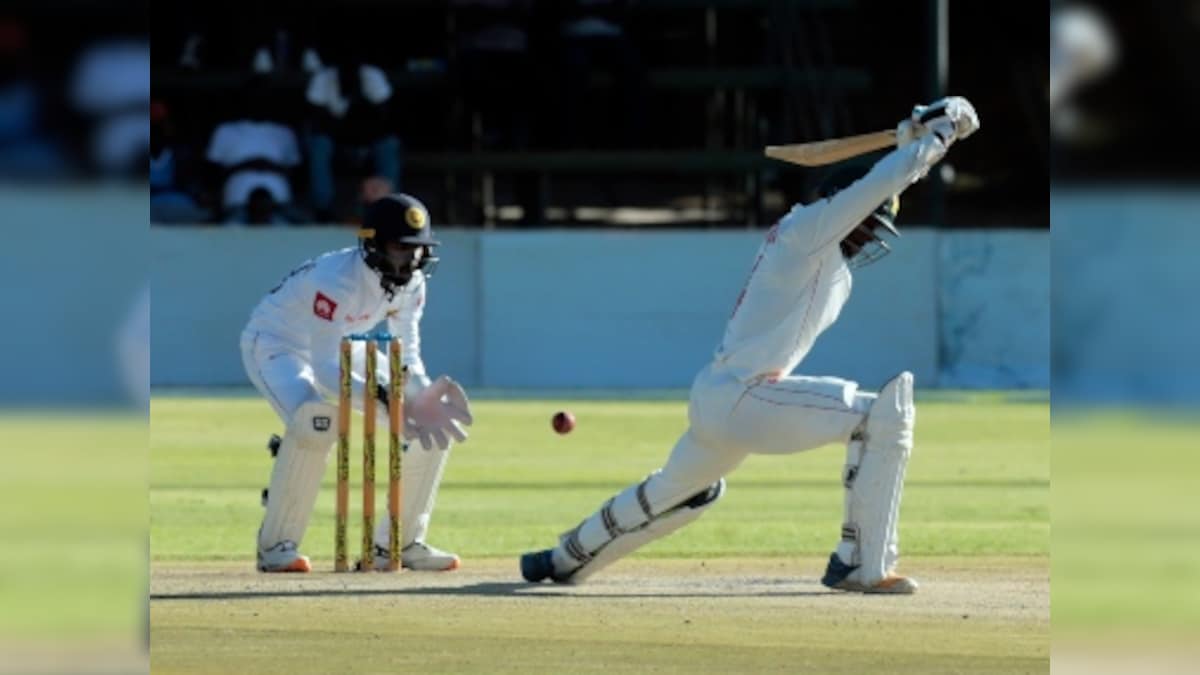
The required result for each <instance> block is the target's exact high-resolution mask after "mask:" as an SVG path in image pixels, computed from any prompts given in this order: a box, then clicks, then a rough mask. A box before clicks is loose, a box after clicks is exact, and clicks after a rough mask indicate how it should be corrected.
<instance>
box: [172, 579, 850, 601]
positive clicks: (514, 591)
mask: <svg viewBox="0 0 1200 675" xmlns="http://www.w3.org/2000/svg"><path fill="white" fill-rule="evenodd" d="M553 588H556V587H555V586H551V585H547V584H527V583H518V582H497V581H489V582H481V583H477V584H470V585H467V586H444V587H432V588H431V587H424V588H314V589H287V590H282V589H264V590H261V591H201V592H195V593H151V594H150V600H152V601H158V600H262V599H267V598H270V599H280V598H336V597H371V596H383V597H387V596H405V595H433V596H447V597H455V596H468V597H471V596H474V597H513V598H567V597H569V598H598V599H600V598H603V599H618V598H663V599H671V598H755V597H779V598H783V597H810V596H818V595H831V594H836V593H838V592H837V591H829V590H825V589H821V590H813V591H787V592H782V593H781V592H771V591H770V590H763V591H761V592H753V593H721V592H712V593H705V592H703V591H696V592H691V593H651V592H646V593H636V592H625V593H622V592H612V593H586V594H584V593H571V592H569V591H565V590H549V589H553ZM559 588H562V587H559Z"/></svg>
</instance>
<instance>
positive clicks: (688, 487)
mask: <svg viewBox="0 0 1200 675" xmlns="http://www.w3.org/2000/svg"><path fill="white" fill-rule="evenodd" d="M874 400H875V394H863V393H859V391H858V383H856V382H851V381H849V380H843V379H841V378H836V377H807V376H789V377H781V378H778V379H768V378H758V379H756V380H752V381H750V382H743V381H741V380H739V379H738V378H736V377H735V376H733V375H732V374H730V373H728V372H726V371H724V370H723V369H722V368H721V367H720V366H718V365H716V364H709V365H708V366H707V367H706V368H705V369H704V370H702V371H700V373H699V374H698V375H697V376H696V379H695V380H694V381H693V383H692V390H691V397H690V402H689V405H688V421H689V423H690V427H689V429H688V430H687V431H686V432H685V433H684V434H683V436H681V437H680V439H679V440H678V441H677V442H676V443H675V447H674V448H673V449H672V450H671V455H670V457H668V459H667V463H666V465H664V466H663V468H662V470H661V471H659V472H658V473H655V474H653V475H652V476H651V477H650V479H649V481H648V483H647V485H646V495H647V497H648V498H649V500H650V502H651V504H652V505H653V508H654V510H655V512H661V511H663V510H665V509H668V508H671V507H672V506H674V505H676V504H678V503H680V502H681V501H683V500H685V499H687V498H688V497H691V496H692V495H694V494H696V493H697V492H700V491H701V490H703V489H704V488H705V487H707V486H709V485H712V484H713V483H715V482H716V481H717V480H719V479H720V478H722V477H724V476H726V475H728V474H729V473H730V472H731V471H733V470H734V469H735V468H737V466H738V465H739V464H741V463H742V460H744V459H745V458H746V456H747V455H749V454H751V453H757V454H787V453H794V452H801V451H803V450H811V449H813V448H818V447H821V446H823V445H828V444H830V443H842V444H844V443H845V442H846V441H847V440H848V439H849V438H850V435H851V433H853V432H854V430H855V429H857V428H858V427H859V425H861V424H862V423H863V420H864V419H865V418H866V415H867V412H868V411H869V410H870V408H871V402H872V401H874Z"/></svg>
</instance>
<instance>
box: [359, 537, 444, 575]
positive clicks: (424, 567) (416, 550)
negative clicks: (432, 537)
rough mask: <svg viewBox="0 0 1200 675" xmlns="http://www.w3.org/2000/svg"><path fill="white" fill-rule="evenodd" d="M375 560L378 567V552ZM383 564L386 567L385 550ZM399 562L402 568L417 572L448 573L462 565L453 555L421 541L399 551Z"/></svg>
mask: <svg viewBox="0 0 1200 675" xmlns="http://www.w3.org/2000/svg"><path fill="white" fill-rule="evenodd" d="M375 560H376V561H377V562H376V564H377V565H378V560H379V551H378V550H376V557H375ZM383 562H384V565H385V566H386V564H387V549H384V551H383ZM400 562H401V564H402V565H403V566H404V567H406V568H408V569H410V570H416V571H418V572H449V571H451V570H456V569H458V567H459V565H461V564H462V561H460V560H459V558H458V556H456V555H454V554H453V553H450V552H449V551H443V550H441V549H436V548H434V547H432V546H430V545H429V544H426V543H425V542H423V541H414V542H413V543H411V544H409V545H408V546H405V547H404V550H402V551H400Z"/></svg>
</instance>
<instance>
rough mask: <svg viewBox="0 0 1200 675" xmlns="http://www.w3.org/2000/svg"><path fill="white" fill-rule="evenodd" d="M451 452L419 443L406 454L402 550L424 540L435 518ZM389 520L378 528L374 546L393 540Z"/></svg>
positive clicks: (387, 518) (380, 519)
mask: <svg viewBox="0 0 1200 675" xmlns="http://www.w3.org/2000/svg"><path fill="white" fill-rule="evenodd" d="M449 459H450V450H438V449H437V448H434V449H433V450H425V449H424V448H422V447H421V444H420V443H413V444H412V445H411V446H410V447H409V449H408V450H407V451H406V452H405V453H404V459H403V462H404V464H403V469H402V471H401V476H400V486H401V503H400V517H401V521H400V525H401V527H400V536H401V538H403V539H404V541H402V542H400V548H404V547H405V546H408V545H409V544H411V543H413V542H414V541H425V534H426V533H427V532H428V531H429V522H430V520H431V519H432V518H433V505H434V502H436V501H437V491H438V486H439V485H441V482H442V474H443V473H444V472H445V471H446V462H447V461H449ZM389 522H390V521H389V517H388V515H387V514H386V513H385V514H384V515H383V517H382V518H379V523H378V524H377V525H376V526H375V545H376V546H382V547H384V548H387V546H388V544H389V543H390V541H391V533H390V532H389V530H388V523H389Z"/></svg>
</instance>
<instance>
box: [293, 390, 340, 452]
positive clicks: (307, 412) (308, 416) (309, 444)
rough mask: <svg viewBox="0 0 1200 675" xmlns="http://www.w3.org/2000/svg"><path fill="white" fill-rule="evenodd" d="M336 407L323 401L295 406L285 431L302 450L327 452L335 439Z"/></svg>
mask: <svg viewBox="0 0 1200 675" xmlns="http://www.w3.org/2000/svg"><path fill="white" fill-rule="evenodd" d="M337 416H338V409H337V408H336V407H335V406H332V405H329V404H328V403H325V402H324V401H310V402H309V403H305V404H304V405H302V406H300V407H299V408H296V412H295V414H293V415H292V420H291V422H289V423H288V429H287V432H288V434H289V435H294V439H295V442H296V446H297V447H299V448H300V449H302V450H312V451H320V452H327V451H328V450H329V446H330V445H331V444H332V443H333V442H334V441H335V440H337Z"/></svg>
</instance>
